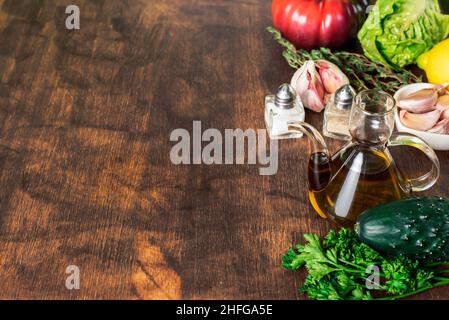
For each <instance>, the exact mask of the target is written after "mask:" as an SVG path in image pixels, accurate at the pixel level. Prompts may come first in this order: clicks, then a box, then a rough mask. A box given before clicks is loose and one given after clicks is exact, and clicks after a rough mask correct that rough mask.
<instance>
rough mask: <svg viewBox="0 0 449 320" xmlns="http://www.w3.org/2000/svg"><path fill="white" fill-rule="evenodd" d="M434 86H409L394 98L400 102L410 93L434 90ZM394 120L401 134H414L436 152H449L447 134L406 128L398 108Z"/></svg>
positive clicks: (415, 84)
mask: <svg viewBox="0 0 449 320" xmlns="http://www.w3.org/2000/svg"><path fill="white" fill-rule="evenodd" d="M433 87H434V85H432V84H429V83H414V84H410V85H407V86H405V87H403V88H401V89H400V90H398V92H396V94H395V95H394V98H395V99H396V101H397V100H399V99H398V98H399V97H400V96H402V95H405V94H407V93H408V92H409V91H415V90H416V89H430V88H433ZM394 120H395V122H396V128H397V129H398V131H399V132H408V133H411V134H414V135H415V136H418V137H420V138H421V139H422V140H424V141H425V142H427V144H428V145H429V146H431V147H432V148H433V149H435V150H444V151H446V150H449V135H447V134H439V133H431V132H427V131H420V130H415V129H410V128H408V127H406V126H404V125H403V124H402V122H401V119H400V118H399V111H398V108H397V107H396V109H395V111H394Z"/></svg>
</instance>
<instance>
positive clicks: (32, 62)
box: [0, 0, 449, 299]
mask: <svg viewBox="0 0 449 320" xmlns="http://www.w3.org/2000/svg"><path fill="white" fill-rule="evenodd" d="M68 4H71V3H65V2H64V1H56V0H45V1H39V0H27V1H25V0H20V1H19V0H0V7H1V11H0V284H1V286H0V288H1V290H0V298H32V299H53V298H62V299H84V298H101V299H109V298H116V299H178V298H184V299H302V298H304V297H303V296H301V295H300V294H299V293H297V288H298V287H299V286H300V284H301V281H302V279H303V274H301V273H298V274H293V273H292V272H289V271H284V270H282V268H281V267H280V256H281V254H282V253H283V252H284V251H285V250H286V249H287V248H288V247H289V246H290V245H291V244H292V243H293V242H295V241H299V240H300V239H301V238H302V234H303V233H304V232H318V233H321V234H324V233H325V232H327V231H328V230H329V229H330V228H331V226H330V225H329V224H328V223H326V222H325V221H323V220H321V219H319V218H318V217H317V215H316V214H315V213H314V212H313V211H312V209H311V207H310V206H309V204H308V200H307V181H306V172H305V169H306V161H305V159H306V158H307V155H308V143H307V141H306V140H296V141H283V142H282V143H280V146H279V149H280V158H279V171H278V173H277V175H274V176H265V177H264V176H260V175H259V172H258V169H259V166H255V165H233V166H231V165H228V166H225V165H221V166H220V165H214V166H206V165H185V166H175V165H173V164H172V163H171V161H170V149H171V147H172V146H173V145H174V143H172V142H170V141H169V137H170V133H171V132H172V130H174V129H176V128H185V129H187V130H189V131H190V130H191V128H192V121H194V120H200V121H202V126H203V130H204V129H206V128H217V129H219V130H220V131H223V130H224V129H225V128H242V129H244V130H245V129H248V128H253V129H258V128H264V122H263V107H264V106H263V99H264V96H265V95H266V94H268V93H270V92H272V91H274V90H275V88H276V87H277V86H278V85H279V84H281V83H283V82H287V81H289V79H290V77H291V76H292V72H293V70H292V69H290V68H289V67H288V66H287V64H286V63H285V62H284V61H283V60H282V58H281V56H280V53H281V52H280V49H279V48H278V46H277V45H276V44H275V43H274V42H273V41H272V39H271V36H270V35H269V34H267V33H266V31H265V27H267V26H268V25H270V23H271V17H270V1H268V0H266V1H258V0H214V1H211V0H186V1H184V0H172V1H164V0H147V1H143V0H126V1H123V0H107V1H106V0H98V1H93V0H78V1H76V4H78V5H79V6H80V9H81V29H80V30H75V31H68V30H66V28H65V19H66V17H67V15H66V14H65V7H66V6H67V5H68ZM321 117H322V115H317V114H311V112H308V113H307V116H306V120H307V121H309V122H311V123H312V124H314V125H317V126H320V124H321ZM329 143H330V144H331V149H332V150H336V149H337V148H338V147H339V146H340V145H341V144H339V143H337V142H335V141H330V140H329ZM438 155H439V157H440V160H441V164H442V176H441V179H440V181H439V183H438V184H437V186H436V187H434V188H433V189H432V190H431V191H430V193H431V194H441V195H449V192H448V190H447V189H448V186H449V167H448V166H447V163H448V160H449V153H439V154H438ZM397 157H398V158H397V160H398V162H399V163H401V165H403V166H406V167H407V166H408V167H409V170H410V171H411V172H414V173H415V174H416V170H417V169H420V168H427V167H426V166H427V164H426V163H425V160H424V159H423V158H419V159H416V158H413V160H412V159H410V157H409V156H407V153H405V152H401V154H400V155H398V156H397ZM69 265H76V266H78V267H79V268H80V280H81V281H80V282H81V288H80V290H67V289H66V287H65V281H66V278H67V276H68V275H67V274H66V273H65V271H66V268H67V266H69ZM418 298H434V299H443V298H449V291H448V289H447V288H440V289H436V290H432V291H431V292H430V293H427V294H423V295H421V296H419V297H418Z"/></svg>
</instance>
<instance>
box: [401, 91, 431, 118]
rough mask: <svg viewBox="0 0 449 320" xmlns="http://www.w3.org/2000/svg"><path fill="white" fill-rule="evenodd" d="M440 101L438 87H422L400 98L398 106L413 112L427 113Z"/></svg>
mask: <svg viewBox="0 0 449 320" xmlns="http://www.w3.org/2000/svg"><path fill="white" fill-rule="evenodd" d="M437 101H438V91H437V90H436V89H421V90H418V91H414V92H411V93H409V94H408V95H407V96H404V97H402V98H400V99H399V100H398V101H397V103H398V107H399V108H401V109H403V110H406V111H409V112H413V113H425V112H429V111H431V110H433V109H435V105H436V103H437Z"/></svg>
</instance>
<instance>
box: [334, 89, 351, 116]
mask: <svg viewBox="0 0 449 320" xmlns="http://www.w3.org/2000/svg"><path fill="white" fill-rule="evenodd" d="M355 95H356V92H355V90H354V89H353V88H352V87H351V86H350V85H349V84H345V85H344V86H343V87H341V88H340V89H338V90H337V91H336V92H335V96H334V103H335V107H336V108H337V109H339V110H350V109H351V108H352V103H353V101H354V97H355Z"/></svg>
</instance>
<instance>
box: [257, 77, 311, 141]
mask: <svg viewBox="0 0 449 320" xmlns="http://www.w3.org/2000/svg"><path fill="white" fill-rule="evenodd" d="M304 117H305V111H304V107H303V105H302V103H301V99H300V98H299V97H297V95H296V93H295V90H294V89H293V87H292V86H291V85H290V84H288V83H285V84H283V85H281V86H280V87H279V89H278V91H277V92H276V94H275V95H269V96H266V97H265V125H266V127H267V130H268V135H269V136H270V139H273V140H276V139H293V138H301V137H302V135H303V134H302V133H298V132H294V133H293V132H289V131H288V123H289V122H294V121H304Z"/></svg>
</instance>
